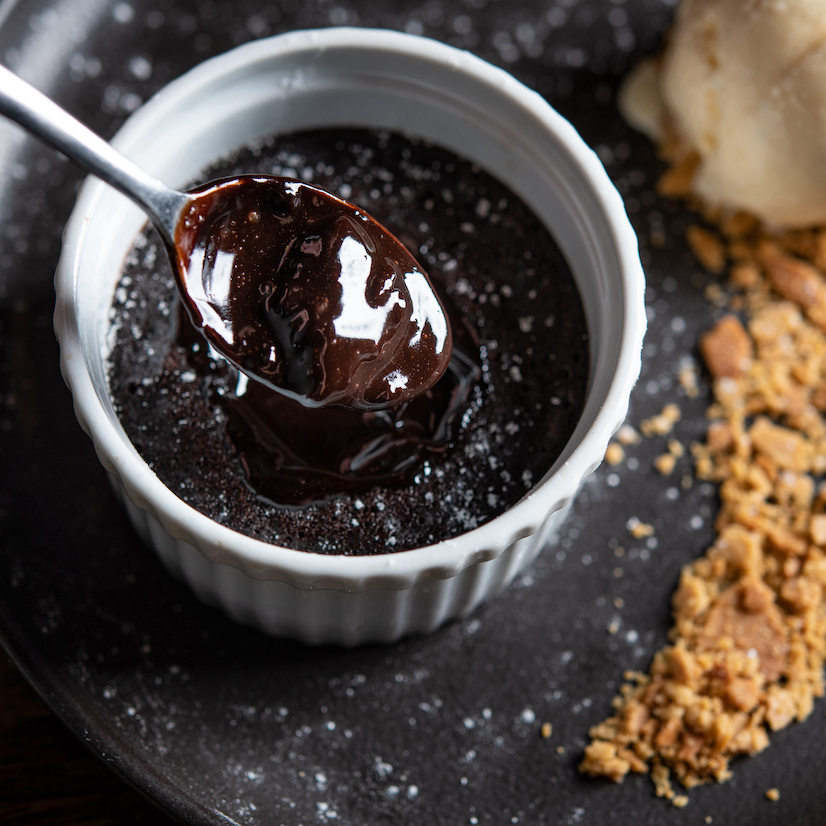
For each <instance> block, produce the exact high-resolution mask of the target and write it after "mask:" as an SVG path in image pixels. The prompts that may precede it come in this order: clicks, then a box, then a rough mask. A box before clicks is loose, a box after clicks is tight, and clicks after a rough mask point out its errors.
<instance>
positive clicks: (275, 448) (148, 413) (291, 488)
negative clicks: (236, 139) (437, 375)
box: [110, 130, 589, 554]
mask: <svg viewBox="0 0 826 826" xmlns="http://www.w3.org/2000/svg"><path fill="white" fill-rule="evenodd" d="M242 172H251V173H254V174H274V175H279V176H285V177H300V178H302V179H304V180H306V181H308V182H311V183H312V184H313V185H316V186H319V187H322V188H324V189H327V190H330V191H332V192H334V193H336V194H337V195H339V196H341V197H343V198H346V199H348V200H350V201H352V202H353V203H355V204H356V205H358V206H360V207H361V208H363V209H365V210H367V211H369V212H370V213H371V214H372V215H374V216H376V217H377V218H378V219H379V220H380V221H381V222H382V223H383V224H385V225H386V226H387V227H388V228H389V229H390V230H391V232H393V233H395V234H396V235H397V236H398V237H399V238H400V239H401V240H402V241H403V242H404V243H405V245H406V246H407V247H408V249H410V250H411V252H412V253H413V254H414V255H416V257H417V258H418V259H419V262H420V264H421V268H422V269H424V270H427V271H428V272H429V273H430V275H431V278H432V280H433V282H434V284H435V285H436V286H437V288H438V289H440V291H442V293H443V296H444V299H443V301H444V303H445V305H446V307H447V309H448V311H449V313H450V314H451V317H452V326H453V329H454V338H455V343H454V352H455V355H454V358H453V359H452V361H451V369H449V370H448V372H447V374H446V375H445V377H444V378H442V379H441V380H440V381H439V382H437V383H436V384H435V385H434V386H433V387H432V388H431V389H430V390H428V392H427V393H426V394H425V395H424V396H422V397H420V399H418V400H416V401H414V402H412V403H410V404H407V405H402V406H401V407H400V408H398V409H397V410H395V411H392V412H390V413H388V412H386V411H384V412H382V411H379V412H371V411H354V410H334V409H333V408H326V409H323V410H307V409H306V408H303V407H299V406H298V405H297V403H295V402H292V401H291V400H289V399H284V398H283V397H282V398H280V399H278V400H277V401H273V400H272V399H271V398H269V397H271V396H274V395H275V394H274V393H272V392H270V391H266V389H263V390H262V388H259V387H255V388H253V387H252V383H251V382H246V381H245V379H244V377H243V376H242V375H240V376H239V374H238V372H237V371H236V370H235V369H234V368H231V367H229V366H228V365H227V364H226V363H225V362H223V361H222V360H221V359H218V358H216V356H215V354H214V353H212V352H210V350H209V349H208V347H207V345H206V343H205V342H204V341H203V340H200V339H199V338H198V337H197V335H195V334H194V333H193V331H191V330H190V329H188V327H187V325H186V323H185V322H184V323H181V314H180V313H179V312H178V308H177V303H176V299H175V295H174V284H173V282H172V277H171V273H170V272H169V270H168V266H167V264H166V261H165V256H164V255H163V250H162V249H161V248H160V245H159V242H157V241H156V240H155V238H154V236H153V235H151V234H150V233H149V232H148V231H147V233H145V234H144V235H142V236H141V237H140V238H139V239H138V241H137V242H136V244H135V247H134V249H133V250H132V253H131V254H130V255H129V257H128V260H127V262H126V265H125V268H124V274H123V278H122V280H121V283H120V285H119V286H118V288H117V290H116V296H115V302H114V307H113V310H112V315H113V342H114V347H113V351H112V354H111V370H110V384H111V389H112V393H113V397H114V400H115V403H116V406H117V408H118V412H119V415H120V417H121V420H122V422H123V424H124V427H125V429H126V431H127V433H128V435H129V437H130V439H131V440H132V441H133V443H134V444H135V446H136V448H137V449H138V450H139V452H140V453H141V454H142V456H143V457H144V458H145V460H146V461H147V462H148V463H149V465H150V466H151V467H152V468H153V470H154V471H155V472H156V473H157V474H158V476H159V477H160V478H161V479H162V480H163V481H164V483H165V484H167V485H168V486H169V487H170V489H171V490H173V491H174V492H175V493H176V494H177V495H178V496H180V497H181V498H182V499H183V500H184V501H186V502H188V503H189V504H190V505H192V506H193V507H195V508H197V509H199V510H201V511H202V512H203V513H205V514H207V515H209V516H210V517H211V518H213V519H215V520H216V521H218V522H220V523H222V524H225V525H227V526H229V527H232V528H234V529H236V530H239V531H241V532H242V533H246V534H248V535H250V536H253V537H256V538H259V539H263V540H265V541H270V542H273V543H276V544H282V545H286V546H289V547H294V548H298V549H301V550H308V551H315V552H321V553H340V554H357V553H383V552H388V551H396V550H403V549H406V548H411V547H416V546H420V545H423V544H430V543H432V542H436V541H439V540H441V539H446V538H449V537H451V536H455V535H457V534H460V533H462V532H464V531H467V530H470V529H472V528H474V527H477V526H478V525H481V524H483V523H484V522H487V521H488V520H490V519H491V518H493V517H494V516H496V515H498V514H499V513H501V512H502V511H504V510H505V509H507V508H508V507H509V506H510V505H512V504H514V503H515V502H516V501H518V500H519V499H520V498H521V497H522V496H523V495H524V494H525V493H527V491H528V490H530V488H531V487H532V486H533V485H534V484H535V483H536V482H538V481H539V479H540V478H541V477H542V476H543V475H544V473H545V472H546V471H547V470H548V469H549V468H550V467H551V465H552V464H553V462H554V459H555V458H556V457H557V456H558V455H559V453H560V452H561V450H562V448H563V447H564V445H565V443H566V442H567V440H568V439H569V437H570V435H571V433H572V432H573V430H574V428H575V426H576V423H577V420H578V418H579V416H580V414H581V411H582V407H583V404H584V400H585V391H586V386H587V378H588V365H589V360H588V340H587V330H586V326H585V320H584V313H583V309H582V305H581V301H580V298H579V295H578V293H577V290H576V287H575V285H574V282H573V278H572V276H571V274H570V271H569V269H568V267H567V265H566V263H565V261H564V259H563V257H562V255H561V253H560V251H559V249H558V247H557V245H556V243H555V242H554V240H553V239H552V238H551V236H550V235H549V233H548V232H547V230H546V229H545V228H544V227H543V226H542V225H541V224H540V222H539V221H538V220H537V218H536V217H535V216H534V215H533V214H532V212H531V211H530V210H529V209H528V208H527V206H525V205H524V204H523V203H522V202H521V201H520V200H519V199H518V198H516V196H515V195H514V194H513V193H511V192H510V191H509V190H508V189H507V188H506V187H505V186H504V185H503V184H501V183H500V182H498V181H496V180H494V179H493V178H491V177H490V176H489V175H487V174H486V173H485V172H483V171H481V170H479V169H477V168H475V167H474V166H472V165H471V164H470V163H468V162H466V161H463V160H461V159H459V158H457V157H456V156H455V155H453V154H451V153H449V152H447V151H445V150H442V149H439V148H436V147H432V146H429V145H426V144H423V143H418V142H415V141H411V140H409V139H407V138H403V137H401V136H398V135H391V134H387V133H373V132H367V131H364V130H348V131H341V130H337V131H335V132H333V131H323V130H322V131H315V132H307V133H301V134H297V135H293V136H289V137H286V138H283V137H282V138H279V139H278V140H277V141H273V142H269V143H265V144H261V145H258V146H254V147H250V148H248V149H245V150H243V151H242V152H241V153H239V154H238V155H236V156H234V157H232V158H230V159H227V160H225V161H222V162H220V163H218V164H216V165H215V166H214V167H213V168H211V169H208V170H205V173H204V178H216V177H228V176H232V175H236V174H240V173H242Z"/></svg>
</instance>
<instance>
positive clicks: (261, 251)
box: [174, 176, 452, 501]
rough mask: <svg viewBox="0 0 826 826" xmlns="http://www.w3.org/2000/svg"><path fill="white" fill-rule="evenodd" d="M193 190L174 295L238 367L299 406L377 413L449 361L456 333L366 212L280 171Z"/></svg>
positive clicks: (427, 382)
mask: <svg viewBox="0 0 826 826" xmlns="http://www.w3.org/2000/svg"><path fill="white" fill-rule="evenodd" d="M192 194H193V195H195V196H196V197H195V198H194V200H193V201H192V202H191V204H190V206H189V207H188V208H187V210H186V211H185V213H184V215H183V216H182V218H181V219H180V221H179V224H178V228H177V232H176V237H175V251H174V252H175V254H176V257H177V260H178V265H179V271H180V272H182V273H184V274H185V275H184V279H183V280H184V287H185V289H184V290H183V291H182V292H183V299H184V302H185V304H186V307H187V310H188V311H189V315H190V317H191V319H192V321H193V323H194V324H195V326H196V327H198V328H200V330H201V332H202V333H203V334H204V336H205V337H206V338H207V339H208V340H209V342H210V343H211V344H212V345H213V346H214V347H215V349H216V350H218V352H219V353H221V354H222V355H223V356H224V357H226V358H227V359H228V360H229V361H230V362H232V363H233V364H234V365H236V366H237V367H239V368H240V369H241V370H242V371H243V372H244V373H246V374H248V375H249V376H250V377H252V378H254V379H257V380H258V381H259V382H264V383H265V384H266V385H267V386H268V387H269V388H271V389H272V390H276V391H279V392H281V393H283V394H285V395H287V396H289V397H290V398H291V399H294V400H295V401H298V402H300V403H301V404H303V405H305V406H306V407H311V408H314V407H323V406H326V405H341V406H346V407H350V408H355V409H358V410H385V409H391V408H398V407H399V406H400V405H403V404H405V403H406V402H409V401H410V400H411V399H414V398H416V397H417V396H420V395H421V394H422V393H424V392H425V391H427V390H428V388H430V387H431V386H432V385H433V384H434V383H435V382H436V381H437V379H438V378H439V377H440V376H441V375H442V374H443V373H444V372H445V370H446V369H447V365H448V362H449V361H450V353H451V346H452V338H451V330H450V326H449V325H448V323H447V318H446V315H445V311H444V309H443V308H442V306H441V304H440V303H439V300H438V299H437V297H436V295H435V293H434V291H433V288H432V285H431V284H430V281H429V280H428V278H427V276H426V275H425V274H424V272H422V270H421V269H420V268H419V265H418V264H417V262H416V260H415V259H414V258H413V256H412V255H410V253H409V252H408V251H407V250H406V249H405V248H404V247H403V246H402V244H401V243H400V242H399V241H398V240H397V239H396V238H395V237H394V236H393V235H391V234H390V233H389V232H388V231H387V230H386V229H384V227H382V226H381V225H380V224H379V223H377V222H376V221H374V220H373V219H372V218H370V217H369V216H368V215H367V214H365V213H364V212H363V211H361V210H359V209H358V208H357V207H354V206H353V205H352V204H348V203H347V202H346V201H343V200H341V199H340V198H337V197H335V196H334V195H331V194H330V193H329V192H325V191H324V190H322V189H319V188H317V187H314V186H310V185H309V184H305V183H301V182H299V181H296V180H291V179H288V178H275V177H261V176H258V177H253V176H244V177H240V178H230V179H226V180H223V181H214V182H212V183H209V184H206V185H205V186H202V187H199V188H198V189H195V190H192ZM247 395H254V396H256V397H257V398H267V396H268V394H267V393H265V392H263V391H262V390H260V389H255V390H252V389H251V390H250V391H248V394H247ZM269 395H271V393H270V394H269ZM259 406H260V405H259ZM272 406H273V409H274V410H275V409H277V408H278V409H279V412H281V411H280V408H281V407H283V405H282V404H281V403H280V402H276V401H273V402H272ZM287 407H289V406H287ZM313 418H314V420H315V419H316V418H318V417H313ZM317 424H318V426H319V427H324V426H327V425H332V424H333V422H332V421H329V422H328V421H327V420H326V419H324V418H323V417H322V418H321V419H319V420H318V421H317ZM259 429H260V428H259ZM318 435H319V436H321V438H322V439H324V435H323V434H318ZM279 452H281V451H280V449H279ZM277 501H283V497H282V498H278V499H277Z"/></svg>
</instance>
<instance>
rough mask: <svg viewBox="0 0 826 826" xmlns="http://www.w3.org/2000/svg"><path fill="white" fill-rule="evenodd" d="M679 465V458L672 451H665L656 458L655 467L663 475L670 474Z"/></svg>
mask: <svg viewBox="0 0 826 826" xmlns="http://www.w3.org/2000/svg"><path fill="white" fill-rule="evenodd" d="M676 465H677V458H676V457H675V456H674V454H672V453H663V454H662V455H661V456H657V458H656V459H654V467H655V468H656V470H657V472H658V473H660V474H662V475H663V476H669V475H670V474H671V472H672V471H673V470H674V468H675V467H676Z"/></svg>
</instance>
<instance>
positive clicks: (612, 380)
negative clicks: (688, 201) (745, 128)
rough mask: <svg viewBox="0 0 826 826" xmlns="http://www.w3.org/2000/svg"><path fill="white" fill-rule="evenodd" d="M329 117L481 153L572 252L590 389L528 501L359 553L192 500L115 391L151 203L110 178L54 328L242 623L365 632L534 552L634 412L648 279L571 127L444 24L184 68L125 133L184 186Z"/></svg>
mask: <svg viewBox="0 0 826 826" xmlns="http://www.w3.org/2000/svg"><path fill="white" fill-rule="evenodd" d="M325 126H326V127H330V126H333V127H334V126H342V127H344V126H365V127H376V128H385V129H393V130H398V131H401V132H403V133H407V134H412V135H416V136H419V137H422V138H425V139H427V140H430V141H432V142H434V143H436V144H439V145H441V146H443V147H446V148H448V149H451V150H453V151H454V152H456V153H457V154H459V155H461V156H463V157H465V158H467V159H469V160H472V161H474V162H476V163H477V164H479V165H480V166H482V167H483V168H485V169H486V170H487V171H488V172H490V173H492V174H493V175H494V176H495V177H497V178H499V179H500V180H502V181H504V182H506V183H507V184H508V186H509V187H510V188H511V189H512V190H513V191H514V192H516V193H517V194H518V195H519V196H521V197H522V199H523V200H524V201H526V202H527V204H528V205H529V206H530V207H532V209H533V210H534V211H535V213H536V214H537V215H538V216H539V217H540V218H541V220H542V221H543V222H544V223H545V224H546V225H547V226H548V228H549V229H550V230H551V232H552V233H553V235H554V236H555V237H556V239H557V241H558V242H559V244H560V246H561V247H562V250H563V252H564V253H565V255H566V257H567V259H568V262H569V263H570V266H571V268H572V270H573V274H574V277H575V279H576V282H577V285H578V287H579V290H580V293H581V296H582V299H583V302H584V305H585V311H586V316H587V322H588V328H589V331H590V341H591V365H592V366H591V376H590V383H589V390H588V398H587V401H586V405H585V410H584V413H583V415H582V419H581V421H580V422H579V425H578V427H577V428H576V431H575V433H574V435H573V437H572V438H571V440H570V442H569V443H568V445H567V446H566V448H565V450H564V452H563V454H562V455H561V456H560V458H559V459H558V461H557V462H556V463H555V464H554V466H553V468H549V470H548V473H547V474H546V475H545V476H544V478H543V479H542V480H541V481H540V482H539V483H538V484H537V485H536V486H535V487H534V488H533V489H532V490H531V491H530V493H528V494H527V495H526V496H525V497H524V498H523V499H522V500H521V501H520V502H518V503H517V504H516V505H515V506H513V507H512V508H510V510H508V511H507V512H505V513H503V514H502V515H501V516H499V517H497V518H496V519H494V520H492V521H490V522H489V523H487V524H485V525H483V526H482V527H480V528H477V529H476V530H472V531H470V532H468V533H465V534H462V535H461V536H458V537H456V538H454V539H449V540H446V541H443V542H438V543H436V544H434V545H430V546H428V547H423V548H417V549H414V550H409V551H403V552H399V553H391V554H381V555H378V556H362V557H345V556H325V555H320V554H313V553H306V552H302V551H295V550H291V549H288V548H281V547H277V546H274V545H269V544H266V543H264V542H261V541H258V540H255V539H251V538H249V537H247V536H243V535H241V534H239V533H236V532H234V531H232V530H230V529H229V528H226V527H223V526H221V525H218V524H216V523H215V522H213V521H212V520H210V519H209V518H208V517H206V516H204V515H202V514H201V513H199V512H198V511H196V510H194V509H193V508H191V507H189V506H188V505H186V504H184V502H182V501H181V500H180V499H178V498H177V497H176V496H175V495H174V494H173V493H172V492H171V491H170V490H168V489H167V488H166V487H165V486H164V485H163V483H162V482H161V481H160V480H159V479H158V478H157V477H156V476H155V474H154V473H153V472H152V471H151V470H150V469H149V467H148V466H147V465H146V463H145V462H144V461H143V460H142V459H141V457H140V456H139V455H138V453H137V451H136V450H135V448H134V447H133V446H132V444H131V443H130V442H129V440H128V438H127V437H126V434H125V433H124V431H123V428H122V427H121V425H120V422H119V421H118V417H117V416H116V414H115V410H114V408H113V404H112V401H111V398H110V396H109V390H108V384H107V378H106V359H107V355H108V350H107V348H108V345H107V330H108V327H109V312H108V310H109V306H110V304H111V301H112V296H113V293H114V288H115V284H116V281H117V279H118V277H119V274H120V272H121V267H122V265H123V261H124V258H125V256H126V253H127V251H128V250H129V248H130V246H131V244H132V242H133V241H134V239H135V237H136V236H137V234H138V232H139V231H140V229H141V226H142V224H143V223H144V220H145V219H144V216H143V215H142V214H141V213H140V211H139V210H138V209H137V208H136V207H134V206H133V205H132V204H131V203H130V202H129V201H127V200H126V199H125V198H123V197H122V196H121V195H119V194H117V193H116V192H114V191H113V190H112V189H110V188H109V187H107V186H105V185H104V184H102V183H100V182H99V181H97V180H94V179H90V180H89V181H87V182H86V183H85V185H84V186H83V189H82V190H81V193H80V196H79V198H78V202H77V206H76V207H75V210H74V212H73V214H72V217H71V220H70V221H69V224H68V226H67V228H66V232H65V238H64V248H63V253H62V256H61V259H60V263H59V265H58V270H57V275H56V279H55V286H56V290H57V306H56V309H55V329H56V331H57V336H58V339H59V341H60V348H61V369H62V371H63V376H64V378H65V380H66V383H67V384H68V385H69V388H70V389H71V391H72V394H73V397H74V404H75V411H76V413H77V418H78V420H79V421H80V424H81V426H82V427H83V429H84V430H85V431H86V432H87V433H88V434H89V435H90V436H91V437H92V440H93V441H94V445H95V449H96V451H97V454H98V457H99V458H100V461H101V462H102V463H103V466H104V467H105V468H106V470H107V471H108V472H109V474H110V475H111V477H112V481H113V484H114V487H115V489H116V491H118V493H119V494H120V498H121V499H122V501H123V503H124V505H125V506H126V509H127V511H128V512H129V516H130V518H131V520H132V522H133V523H134V525H135V527H136V528H137V529H138V531H139V532H140V533H141V535H142V536H143V537H144V538H145V539H146V540H147V541H148V542H149V543H150V544H151V545H152V546H153V547H154V548H155V549H156V551H157V552H158V554H159V555H160V557H161V558H162V559H163V561H164V562H165V563H166V565H167V566H168V567H169V568H170V569H171V570H172V571H173V572H174V573H175V574H177V575H178V576H180V577H182V578H183V579H184V580H186V581H187V582H188V583H189V584H190V585H191V586H192V588H193V589H194V590H195V591H196V593H197V594H198V595H199V596H200V597H201V598H202V599H204V600H206V601H207V602H210V603H212V604H215V605H218V606H220V607H222V608H223V609H224V610H225V611H226V612H227V613H229V614H230V615H231V616H232V617H234V618H235V619H237V620H240V621H242V622H246V623H250V624H253V625H256V626H258V627H259V628H261V629H262V630H264V631H266V632H269V633H271V634H276V635H279V636H286V637H292V638H294V639H298V640H303V641H305V642H309V643H325V642H333V643H340V644H344V645H355V644H358V643H364V642H373V641H390V640H395V639H398V638H399V637H401V636H403V635H405V634H411V633H421V632H427V631H431V630H433V629H435V628H437V627H438V626H439V625H441V624H442V623H443V622H445V621H446V620H448V619H451V618H454V617H458V616H463V615H466V614H467V613H469V612H470V611H471V610H473V608H474V607H475V606H477V605H478V604H479V603H480V602H481V601H482V600H484V599H486V598H487V597H489V596H491V595H492V594H495V593H496V592H498V591H499V590H501V589H502V588H503V587H504V586H505V585H506V584H507V583H508V582H509V581H510V580H511V579H512V578H513V576H514V575H515V574H516V573H517V571H519V570H520V569H521V568H523V567H524V566H525V565H526V564H528V563H529V562H531V561H532V560H533V559H534V558H535V557H536V555H537V553H538V552H539V550H540V549H541V547H542V545H543V544H544V543H545V542H546V540H547V539H548V537H549V536H550V535H551V534H552V533H553V532H554V531H556V530H557V529H558V527H559V525H560V523H561V522H562V520H563V519H564V517H565V514H566V512H567V509H568V506H569V504H570V502H571V500H572V499H573V497H574V496H575V495H576V493H577V490H578V489H579V487H580V485H581V484H582V481H583V479H584V478H585V477H586V476H587V475H588V474H590V473H591V472H592V471H593V470H594V469H595V468H596V467H597V466H598V465H599V463H600V462H601V461H602V458H603V456H604V454H605V449H606V446H607V444H608V441H609V439H610V437H611V435H612V434H613V433H614V432H615V430H616V429H617V428H618V427H619V425H620V424H621V423H622V421H623V419H624V418H625V415H626V412H627V408H628V399H629V394H630V392H631V388H632V386H633V384H634V382H635V381H636V379H637V377H638V375H639V369H640V351H641V346H642V338H643V333H644V329H645V308H644V304H643V291H644V280H643V274H642V269H641V267H640V262H639V256H638V252H637V239H636V237H635V235H634V232H633V230H632V229H631V226H630V224H629V222H628V219H627V217H626V214H625V210H624V207H623V204H622V201H621V199H620V197H619V195H618V193H617V192H616V190H615V189H614V187H613V186H612V184H611V182H610V181H609V179H608V177H607V175H606V174H605V171H604V169H603V168H602V166H601V164H600V163H599V161H598V160H597V158H596V156H595V155H594V154H593V153H592V152H591V151H590V150H589V149H588V147H587V146H586V145H585V144H584V143H583V141H582V140H581V139H580V138H579V136H578V135H577V134H576V132H575V131H574V129H573V127H571V125H570V124H569V123H568V122H567V121H565V120H564V119H563V118H562V117H560V116H559V115H558V114H557V113H556V112H555V111H554V110H553V109H551V107H550V106H548V104H547V103H546V102H545V101H544V100H543V99H542V98H541V97H540V96H539V95H537V94H535V93H534V92H531V91H530V90H529V89H527V88H526V87H525V86H523V85H521V84H520V83H518V82H517V81H516V80H515V79H514V78H513V77H511V76H510V75H508V74H507V73H505V72H503V71H501V70H499V69H496V68H495V67H493V66H491V65H489V64H487V63H485V62H484V61H482V60H479V59H478V58H476V57H474V56H473V55H471V54H468V53H467V52H462V51H458V50H457V49H453V48H450V47H448V46H445V45H443V44H441V43H437V42H435V41H432V40H427V39H424V38H420V37H413V36H410V35H404V34H400V33H397V32H390V31H379V30H368V29H364V30H362V29H346V28H344V29H342V28H333V29H325V30H320V31H304V32H295V33H291V34H286V35H282V36H279V37H274V38H270V39H266V40H259V41H257V42H254V43H251V44H249V45H246V46H242V47H240V48H238V49H235V50H233V51H231V52H228V53H227V54H224V55H221V56H220V57H217V58H214V59H212V60H209V61H207V62H206V63H204V64H202V65H200V66H198V67H197V68H195V69H193V70H192V71H190V72H188V73H187V74H186V75H184V76H183V77H181V78H179V79H178V80H176V81H174V82H173V83H171V84H170V85H169V86H167V87H166V88H165V89H163V90H162V91H161V92H160V93H159V94H158V95H156V96H155V97H154V98H152V99H151V100H150V101H149V102H148V103H147V104H146V105H145V106H143V107H141V108H140V109H139V110H138V111H137V112H136V113H135V114H134V115H133V116H132V117H130V118H129V120H128V122H127V123H126V124H125V125H124V127H123V128H122V129H121V130H120V132H119V133H118V135H117V137H116V138H115V140H114V143H115V145H116V146H118V147H119V148H120V149H121V150H122V151H123V152H125V153H126V154H127V155H129V156H131V157H132V158H133V159H134V160H135V161H137V162H138V163H139V164H141V165H142V166H144V167H145V168H146V169H147V170H148V171H150V172H151V173H153V174H155V175H156V176H158V177H159V178H161V179H162V180H164V181H165V182H166V183H168V184H171V185H173V186H176V185H177V186H182V185H184V183H185V182H187V181H189V180H191V179H193V178H194V177H195V176H196V175H197V174H198V173H199V171H200V170H201V169H203V168H204V167H205V166H206V165H208V164H209V163H210V162H212V161H214V160H215V159H216V158H217V157H218V156H220V155H223V154H225V153H227V152H229V151H231V150H233V149H236V148H238V147H240V146H242V145H244V144H246V143H248V142H250V141H252V140H254V139H256V138H260V137H262V136H265V135H271V134H278V133H286V132H291V131H295V130H300V129H311V128H317V127H325Z"/></svg>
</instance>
